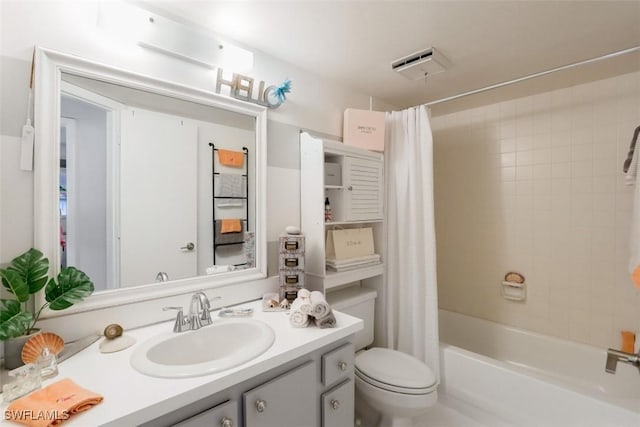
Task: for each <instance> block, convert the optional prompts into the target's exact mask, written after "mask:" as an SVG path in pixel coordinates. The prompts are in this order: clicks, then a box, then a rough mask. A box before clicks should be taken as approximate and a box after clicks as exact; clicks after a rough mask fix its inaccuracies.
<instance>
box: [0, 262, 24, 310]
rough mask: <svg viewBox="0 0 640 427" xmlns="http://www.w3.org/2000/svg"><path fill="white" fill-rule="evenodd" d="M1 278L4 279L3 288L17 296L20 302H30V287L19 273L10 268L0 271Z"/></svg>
mask: <svg viewBox="0 0 640 427" xmlns="http://www.w3.org/2000/svg"><path fill="white" fill-rule="evenodd" d="M0 277H2V286H4V287H5V289H6V290H8V291H9V292H11V293H12V294H13V295H15V296H16V299H17V300H18V301H20V302H26V301H28V300H29V286H27V283H26V282H25V281H24V279H23V278H22V276H21V275H20V273H19V272H17V271H15V270H11V269H9V268H7V269H0Z"/></svg>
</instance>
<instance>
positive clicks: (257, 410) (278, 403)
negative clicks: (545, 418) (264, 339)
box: [242, 361, 318, 427]
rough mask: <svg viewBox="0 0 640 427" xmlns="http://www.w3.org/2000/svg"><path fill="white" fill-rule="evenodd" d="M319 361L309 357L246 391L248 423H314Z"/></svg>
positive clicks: (273, 426)
mask: <svg viewBox="0 0 640 427" xmlns="http://www.w3.org/2000/svg"><path fill="white" fill-rule="evenodd" d="M316 371H317V364H316V363H315V362H314V361H309V362H307V363H305V364H304V365H302V366H299V367H297V368H295V369H293V370H292V371H290V372H288V373H286V374H284V375H280V376H279V377H277V378H275V379H273V380H271V381H269V382H267V383H266V384H262V385H260V386H258V387H256V388H254V389H252V390H249V391H247V392H245V393H244V394H243V396H242V397H243V402H244V425H245V427H282V426H296V427H315V426H317V423H318V404H317V403H316V402H317V391H316V382H317V379H316V378H317V377H316Z"/></svg>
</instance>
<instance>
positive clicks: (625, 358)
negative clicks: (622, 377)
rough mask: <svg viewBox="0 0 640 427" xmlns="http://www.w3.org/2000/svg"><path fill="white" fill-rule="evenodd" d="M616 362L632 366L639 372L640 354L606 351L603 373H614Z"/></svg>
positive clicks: (613, 350) (611, 349)
mask: <svg viewBox="0 0 640 427" xmlns="http://www.w3.org/2000/svg"><path fill="white" fill-rule="evenodd" d="M618 362H623V363H628V364H629V365H633V366H635V367H636V368H638V370H639V371H640V353H638V354H633V353H627V352H625V351H620V350H615V349H613V348H610V349H608V350H607V364H606V366H605V369H604V370H605V371H607V372H608V373H610V374H615V373H616V366H617V365H618Z"/></svg>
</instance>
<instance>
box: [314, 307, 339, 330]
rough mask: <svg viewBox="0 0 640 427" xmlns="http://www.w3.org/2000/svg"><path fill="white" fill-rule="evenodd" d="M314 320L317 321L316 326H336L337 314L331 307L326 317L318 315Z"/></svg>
mask: <svg viewBox="0 0 640 427" xmlns="http://www.w3.org/2000/svg"><path fill="white" fill-rule="evenodd" d="M313 321H314V322H315V324H316V326H317V327H319V328H320V329H325V328H335V327H336V316H335V315H334V314H333V312H332V311H331V309H329V313H327V314H326V315H325V316H324V317H322V318H317V317H316V318H315V319H313Z"/></svg>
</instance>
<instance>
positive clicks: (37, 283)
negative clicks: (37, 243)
mask: <svg viewBox="0 0 640 427" xmlns="http://www.w3.org/2000/svg"><path fill="white" fill-rule="evenodd" d="M8 270H14V271H17V272H18V273H19V274H20V276H22V280H24V282H25V283H26V284H27V286H28V288H29V293H30V294H35V293H36V292H38V291H39V290H40V289H42V287H43V286H44V285H46V284H47V280H48V279H49V260H48V259H47V258H45V257H44V255H42V252H40V251H39V250H37V249H34V248H31V249H29V250H28V251H27V252H25V253H23V254H22V255H20V256H18V257H16V258H14V259H13V260H12V261H11V265H10V266H9V268H8Z"/></svg>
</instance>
